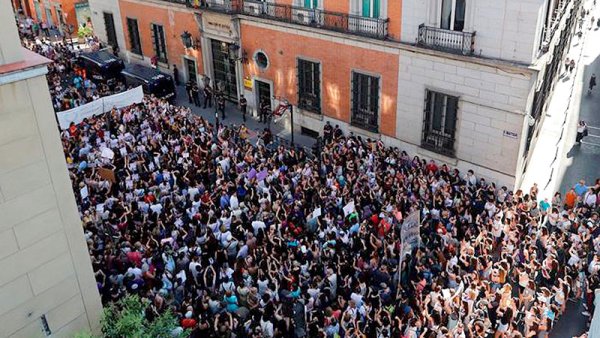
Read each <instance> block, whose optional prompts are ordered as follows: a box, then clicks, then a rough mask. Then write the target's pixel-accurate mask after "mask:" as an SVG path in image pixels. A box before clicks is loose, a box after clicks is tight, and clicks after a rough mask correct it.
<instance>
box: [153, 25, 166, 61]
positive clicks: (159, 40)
mask: <svg viewBox="0 0 600 338" xmlns="http://www.w3.org/2000/svg"><path fill="white" fill-rule="evenodd" d="M152 46H153V47H154V55H156V57H157V58H158V61H159V62H162V63H167V62H168V60H167V45H166V42H165V30H164V28H163V26H161V25H156V24H152Z"/></svg>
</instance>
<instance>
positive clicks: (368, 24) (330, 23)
mask: <svg viewBox="0 0 600 338" xmlns="http://www.w3.org/2000/svg"><path fill="white" fill-rule="evenodd" d="M243 13H244V14H247V15H252V16H257V17H265V18H269V19H274V20H279V21H284V22H290V23H295V24H299V25H303V26H311V27H317V28H321V29H327V30H332V31H337V32H342V33H349V34H355V35H361V36H366V37H370V38H375V39H386V38H387V35H388V21H389V20H388V19H379V18H369V17H363V16H359V15H352V14H346V13H339V12H331V11H324V10H321V9H312V8H304V7H298V6H290V5H282V4H274V3H267V2H260V1H254V0H244V4H243Z"/></svg>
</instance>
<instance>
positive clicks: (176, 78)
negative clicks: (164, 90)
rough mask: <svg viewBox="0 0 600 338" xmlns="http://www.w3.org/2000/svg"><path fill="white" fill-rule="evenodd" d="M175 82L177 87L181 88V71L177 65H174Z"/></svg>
mask: <svg viewBox="0 0 600 338" xmlns="http://www.w3.org/2000/svg"><path fill="white" fill-rule="evenodd" d="M173 80H175V85H176V86H179V70H178V69H177V65H173Z"/></svg>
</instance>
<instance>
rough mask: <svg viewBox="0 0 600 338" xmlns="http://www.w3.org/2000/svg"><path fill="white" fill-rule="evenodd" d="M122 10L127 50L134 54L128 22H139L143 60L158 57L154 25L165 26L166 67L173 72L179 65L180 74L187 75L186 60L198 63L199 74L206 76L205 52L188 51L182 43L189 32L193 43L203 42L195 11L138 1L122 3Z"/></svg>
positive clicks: (190, 49) (191, 49)
mask: <svg viewBox="0 0 600 338" xmlns="http://www.w3.org/2000/svg"><path fill="white" fill-rule="evenodd" d="M119 7H120V11H121V20H122V22H123V30H124V34H125V45H126V47H127V50H131V40H130V36H129V31H128V29H127V18H131V19H136V20H137V24H138V32H139V36H140V42H141V46H142V56H143V57H144V58H145V59H149V58H152V57H153V56H154V48H153V43H152V30H151V25H152V24H157V25H162V26H163V28H164V31H165V40H166V44H167V59H168V65H166V66H168V68H169V69H171V68H172V66H173V65H174V64H175V65H177V67H178V68H179V69H180V71H183V69H184V65H183V59H184V57H186V58H189V59H193V60H195V61H196V69H197V74H203V73H204V70H203V66H202V50H201V49H200V48H199V46H198V47H197V49H194V48H187V49H186V48H185V47H184V45H183V43H182V41H181V34H182V33H183V32H184V31H188V32H189V33H190V34H192V39H193V40H195V39H199V38H200V33H199V30H198V24H197V23H196V19H195V18H194V13H193V12H192V10H190V9H187V8H184V7H180V6H157V5H153V4H151V3H140V2H134V1H120V3H119Z"/></svg>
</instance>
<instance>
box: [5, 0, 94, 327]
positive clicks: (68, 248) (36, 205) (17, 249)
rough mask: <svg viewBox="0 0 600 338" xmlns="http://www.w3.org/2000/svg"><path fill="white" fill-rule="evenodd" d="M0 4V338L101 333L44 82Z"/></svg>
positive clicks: (41, 67)
mask: <svg viewBox="0 0 600 338" xmlns="http://www.w3.org/2000/svg"><path fill="white" fill-rule="evenodd" d="M10 6H11V5H10V2H8V1H0V21H2V22H4V23H5V24H4V25H3V28H2V29H1V30H0V102H2V104H1V105H0V271H1V272H0V337H26V338H31V337H45V336H50V335H52V337H72V336H73V334H74V333H75V332H77V331H80V330H84V329H87V330H90V329H92V330H96V329H97V327H98V325H99V318H100V314H101V312H102V305H101V303H100V296H99V294H98V289H97V287H96V281H95V278H94V273H93V271H92V266H91V263H90V257H89V254H88V251H87V245H86V242H85V239H84V236H83V231H82V226H81V220H80V218H79V213H78V211H77V205H76V202H75V198H74V196H73V190H72V188H71V181H70V179H69V174H68V172H67V168H66V164H65V157H64V154H63V150H62V144H61V141H60V135H59V132H58V129H57V127H56V118H55V116H54V109H53V108H52V103H51V101H50V94H49V92H48V85H47V82H46V76H45V75H46V73H47V68H46V65H47V64H48V62H50V61H49V60H47V59H45V58H43V57H41V56H39V55H37V54H35V53H32V52H30V51H28V50H26V49H24V48H22V47H21V44H20V41H19V37H18V34H17V28H16V25H13V24H9V23H11V22H14V17H13V11H12V10H11V7H10Z"/></svg>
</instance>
